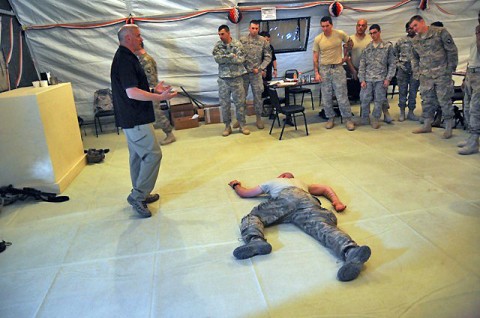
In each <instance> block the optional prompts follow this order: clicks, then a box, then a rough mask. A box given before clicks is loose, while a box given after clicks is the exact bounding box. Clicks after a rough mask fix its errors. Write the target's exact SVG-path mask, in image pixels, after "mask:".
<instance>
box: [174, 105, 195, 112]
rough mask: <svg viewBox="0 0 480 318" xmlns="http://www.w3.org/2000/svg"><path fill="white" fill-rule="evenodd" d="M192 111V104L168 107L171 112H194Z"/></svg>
mask: <svg viewBox="0 0 480 318" xmlns="http://www.w3.org/2000/svg"><path fill="white" fill-rule="evenodd" d="M194 109H195V107H194V106H193V104H192V103H184V104H176V105H170V111H171V112H181V111H187V110H194Z"/></svg>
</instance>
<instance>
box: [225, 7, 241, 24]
mask: <svg viewBox="0 0 480 318" xmlns="http://www.w3.org/2000/svg"><path fill="white" fill-rule="evenodd" d="M228 20H230V22H232V23H234V24H237V23H238V22H240V21H241V20H242V13H241V12H240V10H238V7H234V8H231V9H230V10H228Z"/></svg>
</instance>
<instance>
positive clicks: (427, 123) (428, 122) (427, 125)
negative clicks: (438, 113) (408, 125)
mask: <svg viewBox="0 0 480 318" xmlns="http://www.w3.org/2000/svg"><path fill="white" fill-rule="evenodd" d="M432 122H433V118H426V119H425V120H424V122H423V126H422V127H420V128H417V129H415V130H413V131H412V133H414V134H425V133H431V132H432Z"/></svg>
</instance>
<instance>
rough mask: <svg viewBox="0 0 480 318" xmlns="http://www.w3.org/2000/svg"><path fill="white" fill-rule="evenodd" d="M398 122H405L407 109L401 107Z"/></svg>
mask: <svg viewBox="0 0 480 318" xmlns="http://www.w3.org/2000/svg"><path fill="white" fill-rule="evenodd" d="M398 121H405V107H400V116H398Z"/></svg>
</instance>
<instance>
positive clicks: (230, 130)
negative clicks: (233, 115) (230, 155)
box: [222, 125, 232, 137]
mask: <svg viewBox="0 0 480 318" xmlns="http://www.w3.org/2000/svg"><path fill="white" fill-rule="evenodd" d="M231 133H232V127H230V125H228V126H225V130H224V131H223V133H222V136H223V137H227V136H229V135H230V134H231Z"/></svg>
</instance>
